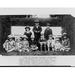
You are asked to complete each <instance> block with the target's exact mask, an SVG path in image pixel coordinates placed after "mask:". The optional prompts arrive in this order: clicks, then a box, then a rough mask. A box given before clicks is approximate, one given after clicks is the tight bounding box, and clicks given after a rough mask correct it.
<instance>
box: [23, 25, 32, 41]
mask: <svg viewBox="0 0 75 75" xmlns="http://www.w3.org/2000/svg"><path fill="white" fill-rule="evenodd" d="M24 35H26V36H27V37H28V38H27V40H28V41H29V42H30V41H31V35H32V33H31V31H30V27H28V26H27V27H26V28H25V33H24Z"/></svg>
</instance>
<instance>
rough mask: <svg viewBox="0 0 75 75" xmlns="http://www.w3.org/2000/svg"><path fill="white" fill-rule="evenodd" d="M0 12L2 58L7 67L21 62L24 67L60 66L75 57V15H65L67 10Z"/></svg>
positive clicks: (41, 9) (32, 9)
mask: <svg viewBox="0 0 75 75" xmlns="http://www.w3.org/2000/svg"><path fill="white" fill-rule="evenodd" d="M0 10H1V13H2V14H0V56H1V57H2V58H4V59H1V60H2V61H3V62H6V64H9V65H10V66H16V65H14V64H15V62H17V60H18V61H19V64H20V65H21V66H23V65H24V66H39V65H40V66H51V65H53V64H55V65H57V66H58V65H59V61H60V63H62V64H63V65H66V64H65V62H66V61H67V62H68V61H69V58H70V59H71V56H74V55H75V16H74V15H73V14H71V13H63V12H62V11H65V9H49V8H48V9H46V8H45V9H44V8H36V9H34V8H31V9H29V8H25V9H21V8H20V9H19V8H18V9H17V8H16V9H12V8H11V9H6V8H5V9H0ZM53 10H54V11H53ZM55 10H56V11H55ZM61 10H62V11H61ZM71 10H72V9H71ZM4 11H6V12H4ZM7 11H11V13H10V12H9V13H8V12H7ZM24 11H25V12H24ZM57 11H61V12H62V14H60V13H57ZM3 12H4V14H3ZM13 12H16V13H13ZM20 12H21V13H20ZM52 12H54V13H52ZM68 12H69V10H68ZM67 56H68V57H69V58H67ZM13 57H14V58H13ZM19 57H20V58H19ZM56 57H58V58H59V57H60V58H59V59H60V60H58V58H56ZM18 58H19V59H18ZM64 58H65V62H64ZM6 59H7V61H5V60H6ZM66 59H67V60H66ZM57 60H58V61H57ZM71 60H72V59H71ZM2 61H1V62H0V63H1V64H3V62H2ZM8 61H10V62H11V63H12V64H13V65H12V64H10V62H8ZM12 61H13V62H14V63H13V62H12ZM72 61H73V62H74V60H72ZM56 62H57V64H56ZM67 62H66V63H67ZM69 63H70V62H68V64H67V65H68V66H70V65H69ZM16 64H17V63H16ZM72 64H73V65H74V63H72ZM9 65H8V66H9ZM5 66H6V65H5Z"/></svg>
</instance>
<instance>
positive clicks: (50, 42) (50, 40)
mask: <svg viewBox="0 0 75 75" xmlns="http://www.w3.org/2000/svg"><path fill="white" fill-rule="evenodd" d="M47 46H48V51H52V48H53V47H54V38H53V37H52V35H49V39H48V40H47Z"/></svg>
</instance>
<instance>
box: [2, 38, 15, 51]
mask: <svg viewBox="0 0 75 75" xmlns="http://www.w3.org/2000/svg"><path fill="white" fill-rule="evenodd" d="M3 47H4V48H5V50H6V51H7V52H11V51H13V50H15V41H14V40H13V38H8V39H7V40H6V41H5V43H4V44H3Z"/></svg>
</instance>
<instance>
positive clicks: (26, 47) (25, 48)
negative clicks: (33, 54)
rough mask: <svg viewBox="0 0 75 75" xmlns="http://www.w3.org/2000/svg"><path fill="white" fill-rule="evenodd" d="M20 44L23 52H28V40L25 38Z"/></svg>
mask: <svg viewBox="0 0 75 75" xmlns="http://www.w3.org/2000/svg"><path fill="white" fill-rule="evenodd" d="M22 43H23V51H27V52H29V50H30V49H29V42H28V40H27V39H26V38H24V40H23V41H22Z"/></svg>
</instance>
